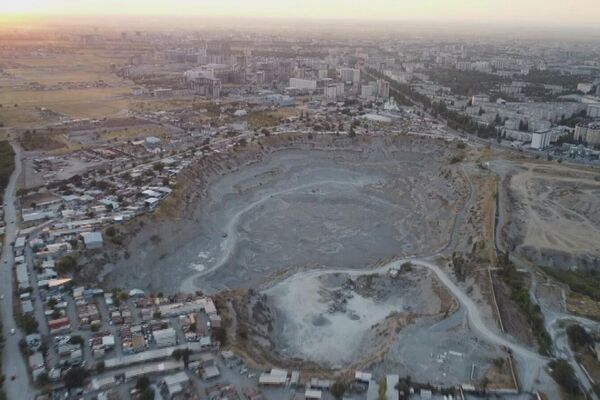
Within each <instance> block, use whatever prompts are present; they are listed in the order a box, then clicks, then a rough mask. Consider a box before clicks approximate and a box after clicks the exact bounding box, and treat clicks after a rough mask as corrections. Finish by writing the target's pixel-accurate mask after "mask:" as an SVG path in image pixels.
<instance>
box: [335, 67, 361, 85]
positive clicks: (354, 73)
mask: <svg viewBox="0 0 600 400" xmlns="http://www.w3.org/2000/svg"><path fill="white" fill-rule="evenodd" d="M340 79H341V80H342V81H343V82H352V83H359V82H360V69H357V68H340Z"/></svg>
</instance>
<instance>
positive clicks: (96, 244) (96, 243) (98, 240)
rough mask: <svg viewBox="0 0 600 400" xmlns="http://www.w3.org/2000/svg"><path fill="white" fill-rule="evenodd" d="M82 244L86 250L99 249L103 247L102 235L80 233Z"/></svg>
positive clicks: (99, 233) (97, 233)
mask: <svg viewBox="0 0 600 400" xmlns="http://www.w3.org/2000/svg"><path fill="white" fill-rule="evenodd" d="M81 236H82V237H83V243H84V244H85V248H86V249H90V250H91V249H100V248H102V246H103V241H102V233H101V232H97V231H95V232H85V233H82V234H81Z"/></svg>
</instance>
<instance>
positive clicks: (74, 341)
mask: <svg viewBox="0 0 600 400" xmlns="http://www.w3.org/2000/svg"><path fill="white" fill-rule="evenodd" d="M69 343H70V344H78V345H80V346H81V345H82V344H83V343H84V340H83V338H82V337H81V336H79V335H74V336H71V339H69Z"/></svg>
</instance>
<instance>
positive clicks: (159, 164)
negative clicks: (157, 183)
mask: <svg viewBox="0 0 600 400" xmlns="http://www.w3.org/2000/svg"><path fill="white" fill-rule="evenodd" d="M164 167H165V166H164V164H163V163H162V162H160V161H159V162H156V163H154V165H153V166H152V168H154V170H155V171H158V172H161V171H162V170H163V168H164Z"/></svg>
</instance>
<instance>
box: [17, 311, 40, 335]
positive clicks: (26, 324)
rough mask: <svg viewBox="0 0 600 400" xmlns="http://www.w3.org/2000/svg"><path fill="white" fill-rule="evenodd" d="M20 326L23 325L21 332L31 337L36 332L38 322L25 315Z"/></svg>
mask: <svg viewBox="0 0 600 400" xmlns="http://www.w3.org/2000/svg"><path fill="white" fill-rule="evenodd" d="M21 324H22V325H23V330H24V331H25V334H27V335H31V334H32V333H36V332H37V330H38V322H37V321H36V319H35V318H34V317H33V316H31V315H25V316H23V318H22V319H21Z"/></svg>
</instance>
